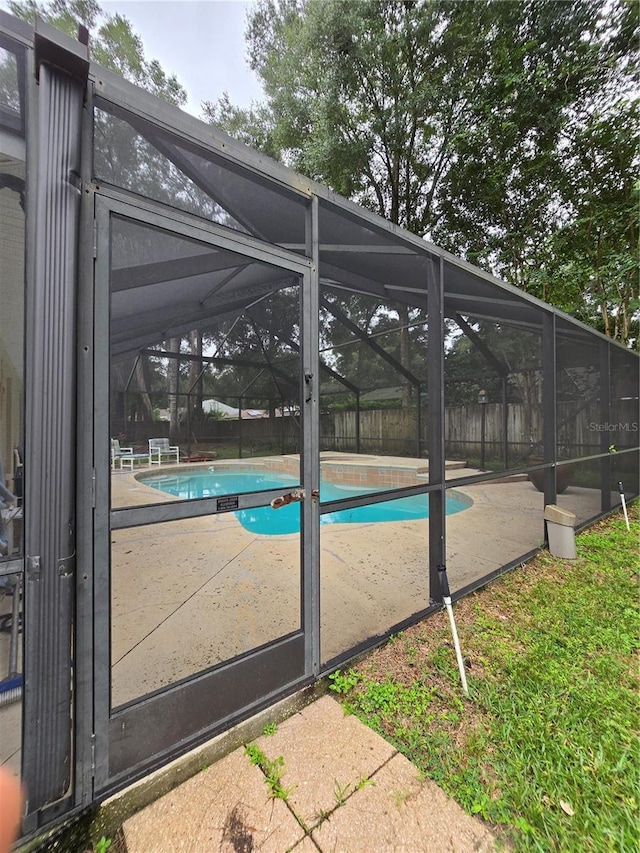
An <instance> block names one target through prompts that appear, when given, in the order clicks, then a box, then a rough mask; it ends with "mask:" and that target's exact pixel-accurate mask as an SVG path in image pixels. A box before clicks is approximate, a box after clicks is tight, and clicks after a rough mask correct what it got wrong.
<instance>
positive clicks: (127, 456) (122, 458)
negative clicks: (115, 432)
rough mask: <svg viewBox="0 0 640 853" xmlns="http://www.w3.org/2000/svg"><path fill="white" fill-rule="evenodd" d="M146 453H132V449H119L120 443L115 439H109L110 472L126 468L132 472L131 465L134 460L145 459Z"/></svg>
mask: <svg viewBox="0 0 640 853" xmlns="http://www.w3.org/2000/svg"><path fill="white" fill-rule="evenodd" d="M146 458H147V454H146V453H134V452H133V447H120V442H119V441H118V439H117V438H112V439H111V470H112V471H115V469H116V467H119V468H120V470H121V471H122V469H123V468H128V469H129V470H130V471H133V464H134V462H135V461H136V459H146Z"/></svg>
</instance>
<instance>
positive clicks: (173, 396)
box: [168, 338, 180, 444]
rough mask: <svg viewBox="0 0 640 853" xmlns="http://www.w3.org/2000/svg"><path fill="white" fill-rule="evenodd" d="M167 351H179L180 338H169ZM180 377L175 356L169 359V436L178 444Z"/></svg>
mask: <svg viewBox="0 0 640 853" xmlns="http://www.w3.org/2000/svg"><path fill="white" fill-rule="evenodd" d="M168 350H169V352H176V353H179V352H180V338H171V339H170V340H169V347H168ZM179 378H180V361H179V359H177V358H171V359H169V438H170V440H171V444H179V441H180V423H179V419H178V408H179V406H178V390H179Z"/></svg>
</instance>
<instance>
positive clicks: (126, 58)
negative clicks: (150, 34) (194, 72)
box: [8, 0, 187, 106]
mask: <svg viewBox="0 0 640 853" xmlns="http://www.w3.org/2000/svg"><path fill="white" fill-rule="evenodd" d="M8 6H9V11H10V12H11V14H12V15H15V16H16V17H17V18H22V20H24V21H29V22H30V23H33V22H34V21H35V19H36V17H40V18H42V20H44V21H47V23H49V24H52V25H53V26H54V27H57V28H58V29H59V30H62V31H63V32H65V33H67V35H69V36H71V37H72V38H76V37H77V34H78V25H79V24H82V25H84V26H85V27H87V29H88V30H89V34H90V41H89V48H90V51H91V56H92V58H93V59H94V60H95V61H96V62H98V63H99V64H100V65H103V66H104V67H105V68H109V69H110V70H111V71H115V72H116V73H117V74H120V75H121V76H122V77H125V78H126V79H127V80H130V81H131V82H132V83H135V84H136V85H137V86H141V87H142V88H143V89H147V90H148V91H149V92H152V93H153V94H154V95H158V97H160V98H164V100H165V101H169V102H170V103H172V104H175V105H176V106H182V105H183V104H185V103H186V101H187V93H186V91H185V90H184V88H183V86H182V85H181V83H180V82H179V81H178V79H177V77H176V76H175V75H173V74H172V75H169V76H168V75H167V74H166V73H165V72H164V71H163V69H162V66H161V65H160V63H159V62H158V61H157V60H156V59H151V60H148V59H147V58H146V56H145V53H144V47H143V45H142V39H141V38H140V36H139V35H137V34H136V33H135V32H134V31H133V29H132V27H131V23H130V22H129V20H128V19H127V18H125V17H123V16H122V15H117V14H116V15H109V14H105V13H104V12H103V11H102V9H101V8H100V5H99V4H98V3H97V2H96V0H49V2H46V3H38V2H37V0H9V3H8Z"/></svg>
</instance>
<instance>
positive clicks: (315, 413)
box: [300, 196, 321, 676]
mask: <svg viewBox="0 0 640 853" xmlns="http://www.w3.org/2000/svg"><path fill="white" fill-rule="evenodd" d="M305 237H306V254H307V257H308V258H309V259H310V261H311V267H310V269H309V272H308V273H305V275H304V278H303V282H302V304H301V314H302V316H301V323H300V326H301V328H302V360H301V363H300V371H301V374H302V376H301V381H300V395H301V401H300V411H301V417H302V450H303V453H302V463H303V469H302V484H303V487H304V491H305V499H304V501H303V504H302V510H301V511H302V536H301V544H300V548H301V559H302V619H303V623H302V624H303V628H304V646H305V669H306V672H307V674H308V675H315V676H317V675H318V673H319V672H320V661H321V633H320V631H321V625H320V571H321V565H320V506H319V503H320V501H319V499H318V497H314V495H317V494H318V492H319V490H320V356H319V349H320V346H319V337H320V332H319V321H320V278H319V275H320V272H319V270H320V240H319V205H318V198H317V196H312V197H311V199H310V200H309V203H308V205H307V210H306V221H305Z"/></svg>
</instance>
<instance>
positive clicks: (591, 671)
mask: <svg viewBox="0 0 640 853" xmlns="http://www.w3.org/2000/svg"><path fill="white" fill-rule="evenodd" d="M630 515H631V520H632V524H633V525H634V527H633V529H632V532H631V534H629V533H628V532H627V530H626V526H625V523H624V520H623V518H622V517H621V515H620V514H618V515H617V516H615V517H613V518H612V519H608V520H605V521H602V522H599V523H598V524H597V525H596V526H594V527H593V528H591V529H590V530H588V531H587V532H585V533H583V534H581V535H580V536H578V538H577V543H578V559H577V560H576V561H574V562H567V561H563V560H559V559H555V558H553V557H551V556H550V555H549V554H548V552H545V553H542V554H540V555H539V556H538V557H537V558H536V560H534V561H533V562H532V563H530V564H528V565H526V566H524V567H521V568H520V569H518V570H515V571H513V572H512V573H510V574H509V575H506V576H504V577H503V578H502V579H501V580H500V581H496V582H494V583H493V584H492V585H491V586H490V587H489V588H487V589H486V590H484V591H482V592H480V593H477V594H476V595H475V596H474V598H473V599H470V600H468V604H469V605H470V607H469V608H468V610H467V611H466V614H467V615H466V616H465V618H459V619H458V627H459V630H460V635H461V644H462V647H463V649H464V652H465V656H468V657H469V658H470V660H471V662H472V667H471V670H470V673H469V680H470V686H471V687H472V690H473V697H474V699H473V701H472V702H465V701H461V699H460V697H459V695H458V692H457V691H453V690H450V689H449V687H448V685H449V684H450V683H453V679H454V678H455V672H454V670H455V662H454V660H453V655H452V651H451V647H450V646H448V647H445V646H444V644H443V641H444V640H445V638H446V636H447V631H448V626H447V625H446V621H443V622H442V623H441V625H440V626H439V627H433V620H429V621H427V622H426V623H424V627H423V628H422V631H423V633H424V635H425V638H426V637H430V638H431V637H432V635H434V634H435V637H433V638H432V641H431V642H430V643H429V648H430V649H431V651H430V652H429V653H428V654H422V656H421V655H420V653H419V652H420V647H421V645H422V644H421V643H420V642H419V643H418V644H416V642H415V639H412V640H404V638H401V642H400V643H396V645H395V647H394V658H395V657H396V656H397V654H398V649H399V648H400V649H402V648H403V649H404V651H405V657H404V658H403V659H402V660H400V661H399V665H398V671H399V672H400V673H402V672H404V671H405V666H406V665H407V664H410V665H412V666H414V667H416V679H415V680H414V681H410V680H409V681H408V680H407V679H406V678H402V679H400V678H396V677H395V676H394V670H393V667H391V668H390V667H389V666H388V664H386V665H383V666H381V668H380V675H379V677H376V671H375V670H374V669H373V668H372V667H371V666H369V668H367V667H368V664H367V662H366V661H365V662H363V664H362V665H360V666H358V667H357V668H355V669H354V670H353V671H350V672H351V675H350V679H349V683H348V684H347V683H345V685H344V686H345V688H346V689H348V695H347V696H346V697H345V699H344V700H343V701H345V703H346V704H347V705H348V707H349V709H350V710H351V711H352V712H354V713H356V714H357V715H358V716H359V717H360V718H361V719H362V720H363V721H365V722H366V723H368V724H369V725H371V726H372V727H373V728H374V729H375V730H376V731H378V732H380V733H381V734H382V735H383V736H385V737H387V738H388V739H389V740H390V741H391V742H392V743H393V744H394V745H395V746H396V747H397V748H398V749H399V750H401V751H402V752H403V753H404V754H405V755H407V756H408V757H409V758H410V759H411V760H412V761H414V762H415V763H416V764H417V765H418V767H419V768H420V769H421V770H422V771H423V772H424V774H425V775H426V776H427V777H429V778H432V779H434V780H435V781H436V782H438V783H439V784H440V785H441V786H442V787H444V789H445V790H446V791H447V792H448V793H449V794H450V795H451V796H453V797H454V798H455V799H456V800H457V801H458V802H460V803H461V804H462V805H463V806H464V808H465V809H467V810H468V811H469V812H470V813H472V814H477V815H479V816H481V817H482V818H483V819H485V820H487V821H490V822H492V823H494V824H499V825H502V826H503V827H504V828H505V831H506V832H507V834H508V835H509V836H510V843H511V844H512V847H513V849H514V850H515V851H542V850H562V851H567V853H582V851H585V850H587V851H589V850H590V851H600V850H603V851H604V850H611V851H613V850H633V849H635V845H636V838H637V813H638V805H639V802H638V790H639V786H638V783H639V782H640V770H639V768H640V739H639V738H638V728H639V725H638V724H639V722H640V718H639V708H638V700H637V696H638V686H639V679H638V671H637V659H638V652H639V651H640V612H639V610H638V607H637V534H638V529H639V528H638V526H639V524H640V505H639V504H638V502H637V501H636V502H635V504H634V505H633V506H632V507H631V508H630ZM438 639H439V640H440V642H438ZM443 675H444V679H443V678H442V676H443ZM428 685H432V686H431V687H430V686H428ZM342 692H343V693H344V692H345V690H343V691H342Z"/></svg>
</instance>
